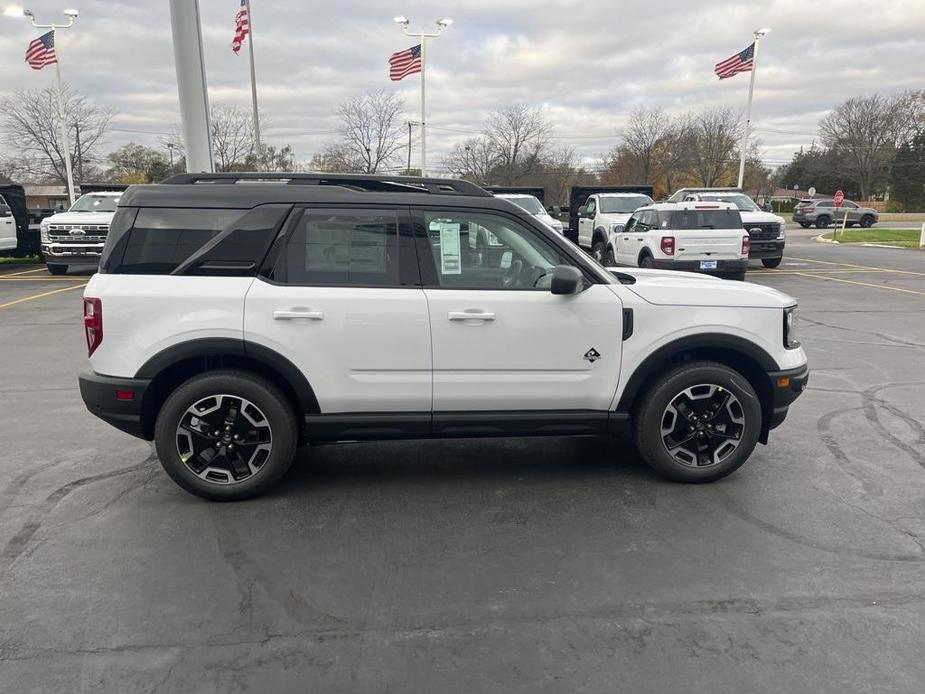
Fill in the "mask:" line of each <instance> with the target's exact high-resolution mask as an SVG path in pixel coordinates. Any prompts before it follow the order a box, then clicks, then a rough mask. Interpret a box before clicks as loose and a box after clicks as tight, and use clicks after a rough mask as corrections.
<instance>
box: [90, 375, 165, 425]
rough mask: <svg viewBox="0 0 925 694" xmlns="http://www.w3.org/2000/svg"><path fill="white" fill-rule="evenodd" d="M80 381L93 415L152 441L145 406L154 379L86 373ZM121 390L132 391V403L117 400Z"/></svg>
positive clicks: (126, 400) (130, 401) (125, 400)
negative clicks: (146, 396) (144, 417)
mask: <svg viewBox="0 0 925 694" xmlns="http://www.w3.org/2000/svg"><path fill="white" fill-rule="evenodd" d="M77 380H78V382H79V383H80V397H82V398H83V401H84V404H85V405H86V406H87V409H88V410H90V412H91V413H92V414H95V415H96V416H97V417H99V418H100V419H102V420H103V421H104V422H106V423H107V424H111V425H112V426H114V427H115V428H116V429H119V430H120V431H124V432H125V433H126V434H131V435H132V436H137V437H138V438H140V439H145V440H150V439H151V435H150V433H147V432H146V431H145V427H144V425H143V419H142V404H143V403H144V396H145V392H146V391H147V390H148V386H150V385H151V381H150V379H146V378H116V377H113V376H101V375H100V374H98V373H96V372H94V371H84V372H83V373H82V374H80V376H79V377H78V379H77ZM117 391H126V392H132V393H133V394H134V396H133V397H132V399H131V400H128V399H119V398H117V397H116V392H117ZM123 397H125V394H124V393H123Z"/></svg>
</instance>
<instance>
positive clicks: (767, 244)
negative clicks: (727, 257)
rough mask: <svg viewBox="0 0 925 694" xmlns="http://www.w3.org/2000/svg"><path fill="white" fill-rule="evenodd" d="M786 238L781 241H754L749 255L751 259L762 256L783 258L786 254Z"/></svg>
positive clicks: (759, 258)
mask: <svg viewBox="0 0 925 694" xmlns="http://www.w3.org/2000/svg"><path fill="white" fill-rule="evenodd" d="M784 243H785V242H784V240H783V239H781V240H780V241H777V240H775V241H752V247H751V250H750V251H749V252H748V257H749V259H751V260H761V259H762V258H782V257H783V256H784Z"/></svg>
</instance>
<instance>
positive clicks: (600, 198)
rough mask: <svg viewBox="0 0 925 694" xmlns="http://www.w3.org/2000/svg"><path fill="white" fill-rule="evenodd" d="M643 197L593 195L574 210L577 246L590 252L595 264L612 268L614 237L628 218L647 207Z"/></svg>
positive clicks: (649, 200)
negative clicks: (576, 210)
mask: <svg viewBox="0 0 925 694" xmlns="http://www.w3.org/2000/svg"><path fill="white" fill-rule="evenodd" d="M651 204H652V198H651V196H649V195H646V194H645V193H594V194H593V195H589V196H588V200H587V202H585V204H584V205H582V206H581V207H580V208H579V210H578V245H579V246H581V247H582V248H584V249H585V250H586V251H590V253H591V255H592V256H593V257H594V259H595V260H596V261H598V262H599V263H601V264H603V265H612V264H613V262H614V249H615V248H616V237H617V235H618V234H619V233H620V232H622V231H623V227H624V225H625V224H626V223H627V222H628V221H629V218H630V215H632V214H633V212H635V211H636V210H638V209H639V208H640V207H643V206H645V205H651Z"/></svg>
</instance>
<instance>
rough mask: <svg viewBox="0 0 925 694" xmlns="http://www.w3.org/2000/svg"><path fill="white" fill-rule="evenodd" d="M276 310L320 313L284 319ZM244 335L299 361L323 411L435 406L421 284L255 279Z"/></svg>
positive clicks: (426, 409) (421, 409) (415, 409)
mask: <svg viewBox="0 0 925 694" xmlns="http://www.w3.org/2000/svg"><path fill="white" fill-rule="evenodd" d="M277 311H292V312H296V313H298V312H312V313H313V314H315V315H316V317H315V318H313V319H312V318H295V319H288V320H280V319H277V318H274V312H277ZM318 313H320V314H322V317H321V318H318V317H317V314H318ZM244 337H245V339H246V340H247V341H248V342H256V343H258V344H260V345H263V346H264V347H268V348H269V349H272V350H273V351H275V352H278V353H279V354H281V355H282V356H284V357H286V358H287V359H288V360H289V361H291V362H292V363H293V364H295V365H296V366H297V367H298V368H299V369H300V370H301V371H302V372H303V373H304V374H305V377H306V379H308V382H309V383H310V384H311V386H312V389H313V390H314V391H315V397H317V398H318V404H319V406H320V408H321V411H322V412H323V413H325V414H330V413H333V412H403V411H404V412H429V411H430V408H431V380H432V377H431V350H430V326H429V324H428V315H427V301H426V299H425V298H424V292H423V290H421V289H378V288H365V287H297V286H284V285H275V284H270V283H269V282H265V281H263V280H256V281H255V282H254V284H253V286H252V287H251V289H250V291H249V292H248V294H247V302H246V308H245V313H244Z"/></svg>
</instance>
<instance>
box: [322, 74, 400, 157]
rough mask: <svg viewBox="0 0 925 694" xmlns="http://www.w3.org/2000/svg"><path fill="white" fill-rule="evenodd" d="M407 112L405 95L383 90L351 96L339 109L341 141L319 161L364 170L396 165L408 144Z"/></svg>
mask: <svg viewBox="0 0 925 694" xmlns="http://www.w3.org/2000/svg"><path fill="white" fill-rule="evenodd" d="M404 111H405V105H404V102H403V100H402V98H401V97H400V96H398V95H397V94H389V93H387V92H385V91H384V90H379V91H376V92H370V93H367V94H362V95H360V96H355V97H353V98H351V99H348V100H347V101H345V102H344V103H342V104H341V105H340V107H338V109H337V115H338V116H339V117H340V121H341V123H340V140H339V141H338V142H336V143H334V144H332V145H328V146H327V147H326V148H325V149H324V150H323V151H322V152H321V153H320V154H321V156H320V158H319V159H318V163H319V164H322V165H324V166H326V167H328V168H327V169H326V170H331V171H353V172H361V173H376V172H378V171H380V170H381V169H383V168H386V167H389V166H390V165H397V164H398V163H399V158H400V154H401V152H402V151H403V149H404V146H405V127H406V124H405V121H404V119H403V115H404ZM316 157H318V155H316ZM332 167H333V168H332Z"/></svg>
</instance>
